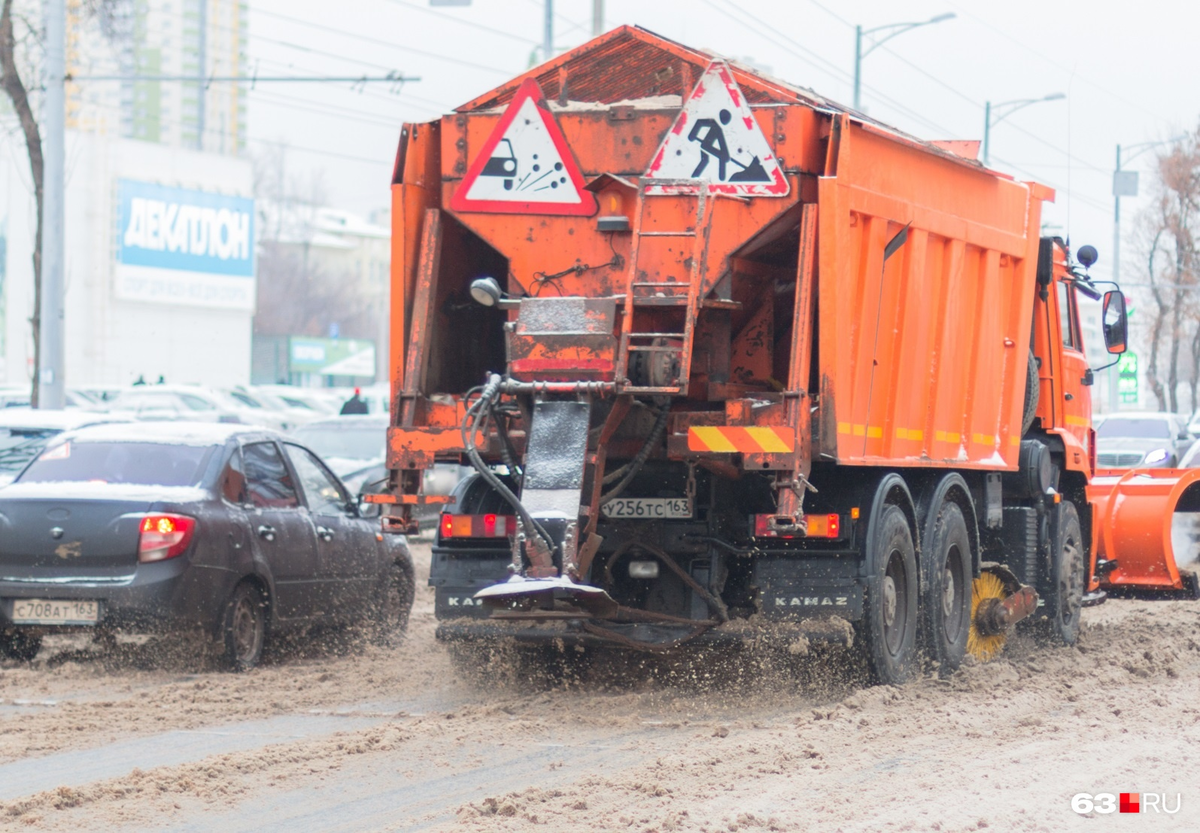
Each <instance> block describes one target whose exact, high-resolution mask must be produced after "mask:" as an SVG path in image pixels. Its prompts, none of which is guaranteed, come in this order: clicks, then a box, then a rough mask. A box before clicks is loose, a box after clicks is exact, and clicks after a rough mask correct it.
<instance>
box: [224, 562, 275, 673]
mask: <svg viewBox="0 0 1200 833" xmlns="http://www.w3.org/2000/svg"><path fill="white" fill-rule="evenodd" d="M221 636H222V640H223V643H224V652H223V654H222V656H221V660H222V665H224V666H225V668H226V669H227V670H229V671H248V670H250V669H251V668H253V667H254V666H256V665H258V661H259V660H260V659H261V658H262V652H263V645H264V643H265V642H266V641H267V603H266V600H265V599H264V598H263V595H262V593H261V592H259V590H258V588H257V587H255V586H254V585H252V584H249V583H245V582H244V583H242V584H239V585H238V586H237V588H236V589H234V591H233V595H232V596H230V597H229V601H228V602H227V603H226V604H225V611H224V614H223V616H222V618H221Z"/></svg>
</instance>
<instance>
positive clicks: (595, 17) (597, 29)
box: [592, 0, 604, 38]
mask: <svg viewBox="0 0 1200 833" xmlns="http://www.w3.org/2000/svg"><path fill="white" fill-rule="evenodd" d="M603 34H604V0H592V37H593V38H598V37H600V36H601V35H603Z"/></svg>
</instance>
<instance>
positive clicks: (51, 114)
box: [37, 0, 67, 409]
mask: <svg viewBox="0 0 1200 833" xmlns="http://www.w3.org/2000/svg"><path fill="white" fill-rule="evenodd" d="M45 9H46V11H45V15H46V20H45V22H46V98H45V103H44V105H43V106H44V107H45V110H44V112H43V114H42V123H43V127H44V130H45V132H44V134H43V136H44V139H43V147H44V153H45V168H44V170H45V174H44V179H43V186H42V187H43V189H44V190H43V195H42V303H41V309H40V310H39V311H38V312H39V317H40V319H41V321H40V324H39V327H38V354H39V365H40V366H39V367H38V402H37V404H38V407H39V408H55V409H58V408H62V407H63V406H64V405H65V404H66V391H65V388H64V381H65V380H64V378H63V290H64V281H63V254H64V251H65V247H64V241H63V233H64V228H63V227H64V224H65V211H64V207H63V198H64V194H65V184H66V179H65V168H66V120H67V111H66V89H65V87H64V84H63V76H64V75H65V74H66V28H67V13H66V4H65V2H64V0H46V7H45Z"/></svg>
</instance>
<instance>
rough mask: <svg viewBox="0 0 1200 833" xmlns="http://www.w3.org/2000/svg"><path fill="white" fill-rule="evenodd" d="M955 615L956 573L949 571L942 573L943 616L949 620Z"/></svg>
mask: <svg viewBox="0 0 1200 833" xmlns="http://www.w3.org/2000/svg"><path fill="white" fill-rule="evenodd" d="M953 613H954V573H952V572H951V571H950V570H949V569H947V570H945V571H944V572H943V573H942V615H943V616H944V617H945V618H946V619H949V618H950V617H951V615H953Z"/></svg>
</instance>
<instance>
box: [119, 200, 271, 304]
mask: <svg viewBox="0 0 1200 833" xmlns="http://www.w3.org/2000/svg"><path fill="white" fill-rule="evenodd" d="M117 203H118V211H117V229H116V236H117V240H116V243H117V245H116V250H117V267H118V268H117V278H116V294H117V296H118V297H120V298H125V299H127V300H137V301H158V302H164V303H180V304H192V305H198V306H214V307H228V308H237V309H253V307H254V265H255V261H254V243H255V239H254V200H252V199H247V198H245V197H235V196H227V195H224V194H214V193H211V192H208V191H195V190H191V189H186V188H170V187H167V186H164V185H154V184H151V183H147V182H137V181H134V180H128V179H122V180H119V181H118V183H117Z"/></svg>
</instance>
